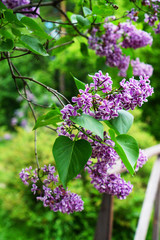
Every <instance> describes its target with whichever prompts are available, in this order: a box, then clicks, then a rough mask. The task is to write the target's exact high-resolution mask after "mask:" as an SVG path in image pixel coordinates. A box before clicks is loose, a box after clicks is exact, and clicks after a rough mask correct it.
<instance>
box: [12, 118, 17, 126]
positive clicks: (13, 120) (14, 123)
mask: <svg viewBox="0 0 160 240" xmlns="http://www.w3.org/2000/svg"><path fill="white" fill-rule="evenodd" d="M17 123H18V120H17V118H15V117H13V118H11V126H16V125H17Z"/></svg>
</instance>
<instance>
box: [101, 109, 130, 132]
mask: <svg viewBox="0 0 160 240" xmlns="http://www.w3.org/2000/svg"><path fill="white" fill-rule="evenodd" d="M118 114H119V115H118V117H116V118H114V119H111V120H110V121H104V122H105V123H106V124H107V125H108V126H109V127H110V128H113V129H114V130H115V132H116V133H117V134H118V135H119V134H125V133H127V132H128V130H129V129H130V127H131V126H132V124H133V120H134V117H133V115H132V114H131V113H129V112H127V111H125V110H119V111H118Z"/></svg>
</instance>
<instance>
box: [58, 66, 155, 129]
mask: <svg viewBox="0 0 160 240" xmlns="http://www.w3.org/2000/svg"><path fill="white" fill-rule="evenodd" d="M90 77H92V79H93V83H91V84H90V85H88V84H87V85H86V86H85V90H81V89H80V90H79V94H78V95H77V97H73V98H72V102H73V105H71V104H68V105H66V106H65V107H64V108H63V109H62V110H61V113H62V118H63V120H65V123H64V124H63V126H62V128H65V126H66V125H68V126H69V125H71V124H72V122H71V121H70V117H71V116H77V115H78V114H79V113H78V111H80V110H82V111H83V112H84V113H86V114H88V115H90V116H92V117H94V118H96V119H102V120H110V119H113V118H115V117H117V116H118V110H122V109H125V110H129V109H132V110H133V109H134V108H135V107H136V106H142V104H143V103H144V102H146V101H147V97H149V96H151V95H152V93H153V88H152V87H151V86H150V80H149V78H148V77H146V76H144V77H143V76H140V79H139V80H136V79H134V77H132V78H130V79H129V81H126V80H125V79H123V80H122V81H121V82H120V89H119V90H114V91H113V89H112V84H113V82H112V80H111V78H110V76H109V75H108V73H106V75H103V73H102V72H101V71H99V72H98V73H95V75H93V76H92V75H90ZM100 92H102V94H103V95H102V94H99V93H100ZM66 123H67V124H66ZM58 130H59V128H58ZM63 130H64V131H65V129H63ZM60 131H62V129H61V130H60Z"/></svg>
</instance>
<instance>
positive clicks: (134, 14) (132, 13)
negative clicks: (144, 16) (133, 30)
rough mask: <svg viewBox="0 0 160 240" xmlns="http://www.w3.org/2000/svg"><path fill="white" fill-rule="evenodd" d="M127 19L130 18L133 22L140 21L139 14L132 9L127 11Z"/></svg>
mask: <svg viewBox="0 0 160 240" xmlns="http://www.w3.org/2000/svg"><path fill="white" fill-rule="evenodd" d="M127 12H128V14H127V17H129V18H130V19H131V20H132V21H134V22H137V20H138V12H137V11H135V9H134V8H132V9H131V10H130V11H127Z"/></svg>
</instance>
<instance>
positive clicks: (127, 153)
mask: <svg viewBox="0 0 160 240" xmlns="http://www.w3.org/2000/svg"><path fill="white" fill-rule="evenodd" d="M114 149H115V151H116V152H117V153H118V155H119V156H120V158H121V160H122V161H123V163H124V165H125V166H126V168H127V169H128V171H129V172H130V173H131V174H132V175H133V173H134V171H135V167H136V163H137V159H138V156H139V148H138V144H137V142H136V140H135V139H134V138H133V137H131V136H129V135H127V134H122V135H119V136H117V137H116V142H115V147H114Z"/></svg>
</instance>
